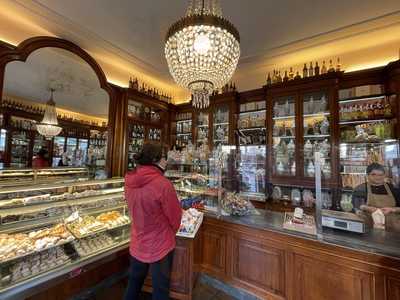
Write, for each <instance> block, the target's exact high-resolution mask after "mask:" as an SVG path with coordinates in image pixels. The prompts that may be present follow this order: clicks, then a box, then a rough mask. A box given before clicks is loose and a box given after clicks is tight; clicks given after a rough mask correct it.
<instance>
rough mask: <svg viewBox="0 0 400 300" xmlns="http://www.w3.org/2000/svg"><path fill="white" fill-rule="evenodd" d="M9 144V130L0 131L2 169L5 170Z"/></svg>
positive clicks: (0, 162) (0, 163)
mask: <svg viewBox="0 0 400 300" xmlns="http://www.w3.org/2000/svg"><path fill="white" fill-rule="evenodd" d="M6 142H7V130H5V129H2V128H1V129H0V169H3V168H4V163H5V153H6Z"/></svg>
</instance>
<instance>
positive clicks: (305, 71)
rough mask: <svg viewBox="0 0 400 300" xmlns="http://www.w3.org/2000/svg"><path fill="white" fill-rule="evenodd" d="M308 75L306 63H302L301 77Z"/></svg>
mask: <svg viewBox="0 0 400 300" xmlns="http://www.w3.org/2000/svg"><path fill="white" fill-rule="evenodd" d="M306 77H308V69H307V64H304V68H303V78H306Z"/></svg>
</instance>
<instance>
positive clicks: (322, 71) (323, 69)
mask: <svg viewBox="0 0 400 300" xmlns="http://www.w3.org/2000/svg"><path fill="white" fill-rule="evenodd" d="M326 73H327V70H326V66H325V61H323V62H322V67H321V74H326Z"/></svg>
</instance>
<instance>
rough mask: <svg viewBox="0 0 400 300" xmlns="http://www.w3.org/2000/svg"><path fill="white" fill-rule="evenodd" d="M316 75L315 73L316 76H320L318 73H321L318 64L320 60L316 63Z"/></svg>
mask: <svg viewBox="0 0 400 300" xmlns="http://www.w3.org/2000/svg"><path fill="white" fill-rule="evenodd" d="M314 75H315V76H318V75H319V66H318V62H316V63H315V68H314Z"/></svg>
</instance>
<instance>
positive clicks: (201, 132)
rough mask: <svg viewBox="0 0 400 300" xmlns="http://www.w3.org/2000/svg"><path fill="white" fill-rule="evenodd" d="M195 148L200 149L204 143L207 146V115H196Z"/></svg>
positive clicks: (206, 113)
mask: <svg viewBox="0 0 400 300" xmlns="http://www.w3.org/2000/svg"><path fill="white" fill-rule="evenodd" d="M196 131H197V133H196V146H197V147H200V146H201V145H203V144H204V143H206V144H208V137H209V113H208V112H199V114H198V115H197V126H196Z"/></svg>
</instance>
